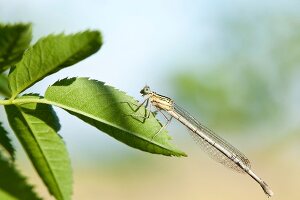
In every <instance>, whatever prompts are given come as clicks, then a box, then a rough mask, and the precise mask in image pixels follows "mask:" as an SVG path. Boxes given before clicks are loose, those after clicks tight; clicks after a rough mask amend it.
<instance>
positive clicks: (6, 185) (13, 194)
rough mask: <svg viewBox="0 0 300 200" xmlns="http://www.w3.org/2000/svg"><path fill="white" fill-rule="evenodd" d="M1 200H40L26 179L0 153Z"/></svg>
mask: <svg viewBox="0 0 300 200" xmlns="http://www.w3.org/2000/svg"><path fill="white" fill-rule="evenodd" d="M0 177H1V178H0V199H1V200H16V199H19V200H37V199H40V198H39V197H38V196H37V195H36V193H35V192H34V191H33V187H32V186H31V185H29V184H28V183H27V181H26V179H25V178H24V177H23V176H22V175H21V174H20V172H19V171H18V170H17V169H16V168H15V165H14V164H13V163H10V162H8V161H7V160H6V159H5V158H3V156H2V155H1V153H0Z"/></svg>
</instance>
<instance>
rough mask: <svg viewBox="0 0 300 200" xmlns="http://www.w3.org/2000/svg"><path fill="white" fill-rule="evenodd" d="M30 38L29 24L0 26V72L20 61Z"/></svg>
mask: <svg viewBox="0 0 300 200" xmlns="http://www.w3.org/2000/svg"><path fill="white" fill-rule="evenodd" d="M31 37H32V35H31V24H13V25H12V24H11V25H1V24H0V72H3V71H5V70H6V69H8V68H9V67H10V66H12V65H14V64H16V63H17V62H19V61H20V60H21V58H22V55H23V53H24V51H25V49H27V48H28V46H29V44H30V41H31Z"/></svg>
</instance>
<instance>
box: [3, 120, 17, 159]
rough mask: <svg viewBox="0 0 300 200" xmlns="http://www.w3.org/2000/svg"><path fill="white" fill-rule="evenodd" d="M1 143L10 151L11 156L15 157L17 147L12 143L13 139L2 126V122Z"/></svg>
mask: <svg viewBox="0 0 300 200" xmlns="http://www.w3.org/2000/svg"><path fill="white" fill-rule="evenodd" d="M0 145H1V146H2V147H3V148H4V149H5V150H6V151H7V152H8V154H9V155H10V156H11V158H12V159H13V160H14V159H15V149H14V147H13V145H12V143H11V139H10V138H9V137H8V133H7V132H6V130H5V129H4V128H3V127H2V124H1V122H0Z"/></svg>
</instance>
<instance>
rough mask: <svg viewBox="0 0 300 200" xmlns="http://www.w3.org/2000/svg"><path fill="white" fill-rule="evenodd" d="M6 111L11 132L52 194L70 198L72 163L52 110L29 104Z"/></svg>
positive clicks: (44, 105) (42, 105) (6, 107)
mask: <svg viewBox="0 0 300 200" xmlns="http://www.w3.org/2000/svg"><path fill="white" fill-rule="evenodd" d="M21 98H31V99H34V98H39V97H36V96H24V97H21ZM5 110H6V113H7V116H8V120H9V123H10V125H11V127H12V129H13V130H14V132H15V134H16V135H17V137H18V139H19V141H20V142H21V144H22V146H23V148H24V149H25V151H26V153H27V155H28V156H29V158H30V160H31V162H32V164H33V165H34V167H35V169H36V170H37V172H38V173H39V175H40V177H41V178H42V180H43V181H44V183H45V184H46V186H47V187H48V189H49V192H50V193H51V194H52V195H54V196H55V197H56V199H59V200H62V199H63V200H66V199H71V193H72V171H71V164H70V160H69V157H68V153H67V150H66V147H65V144H64V142H63V140H62V138H61V137H60V136H59V135H58V134H57V132H58V130H59V128H60V125H59V122H58V119H57V117H56V114H55V112H54V110H53V109H52V107H51V106H49V105H46V104H36V103H28V104H23V105H21V106H15V105H9V106H5Z"/></svg>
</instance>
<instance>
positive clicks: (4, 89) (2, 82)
mask: <svg viewBox="0 0 300 200" xmlns="http://www.w3.org/2000/svg"><path fill="white" fill-rule="evenodd" d="M0 94H3V95H4V96H6V97H10V95H11V92H10V89H9V87H8V79H7V77H6V76H5V75H4V74H0Z"/></svg>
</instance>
